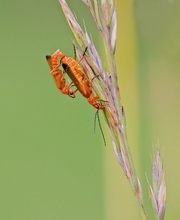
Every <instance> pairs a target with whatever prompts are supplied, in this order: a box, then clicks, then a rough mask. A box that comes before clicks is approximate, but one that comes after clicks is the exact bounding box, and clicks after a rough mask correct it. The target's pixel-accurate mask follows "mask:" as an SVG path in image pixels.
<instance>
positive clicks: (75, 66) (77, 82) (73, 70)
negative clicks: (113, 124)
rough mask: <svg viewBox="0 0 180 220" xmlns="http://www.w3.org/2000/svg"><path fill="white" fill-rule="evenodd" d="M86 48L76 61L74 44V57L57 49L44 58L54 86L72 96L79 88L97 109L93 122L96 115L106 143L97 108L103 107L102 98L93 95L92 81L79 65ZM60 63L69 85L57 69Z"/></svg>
mask: <svg viewBox="0 0 180 220" xmlns="http://www.w3.org/2000/svg"><path fill="white" fill-rule="evenodd" d="M73 46H74V45H73ZM86 50H87V48H86V49H85V51H84V53H83V55H82V57H81V58H80V60H79V62H77V61H76V50H75V46H74V54H75V56H74V59H73V58H71V57H68V56H66V55H65V54H63V53H62V52H60V51H59V50H57V51H56V52H55V53H54V54H53V55H52V56H46V59H47V61H48V64H49V66H50V69H51V74H52V75H53V78H54V80H55V83H56V86H57V87H58V88H59V89H60V90H61V92H62V93H64V94H67V95H69V96H70V97H73V98H74V97H75V92H76V91H77V90H79V92H80V93H81V94H82V95H83V96H84V97H85V98H86V99H87V101H88V102H89V104H91V105H92V106H93V107H94V108H96V109H97V111H96V114H95V120H94V122H96V117H97V118H98V123H99V127H100V130H101V133H102V136H103V140H104V144H105V145H106V141H105V136H104V133H103V131H102V127H101V124H100V119H99V110H100V109H104V105H102V104H101V101H103V100H100V99H99V97H98V96H95V95H94V94H93V92H92V83H90V82H89V80H88V79H87V78H86V76H85V74H84V73H83V71H82V69H81V66H80V64H79V63H80V61H81V60H82V59H83V57H84V55H85V52H86ZM59 58H60V63H59V64H58V59H59ZM61 65H62V67H63V69H64V71H65V73H67V75H68V76H69V78H70V79H71V80H72V82H71V83H70V84H69V85H66V84H65V82H66V81H65V78H64V75H63V73H62V71H61V70H60V69H59V67H60V66H61ZM95 77H96V76H95ZM95 77H94V78H95ZM94 78H93V79H94ZM93 79H92V80H93ZM72 86H76V88H77V89H76V90H73V91H70V88H71V87H72ZM104 102H106V101H104ZM94 130H95V123H94Z"/></svg>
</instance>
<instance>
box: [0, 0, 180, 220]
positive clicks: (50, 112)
mask: <svg viewBox="0 0 180 220" xmlns="http://www.w3.org/2000/svg"><path fill="white" fill-rule="evenodd" d="M67 2H68V3H69V5H70V7H71V8H72V11H75V13H76V15H77V17H78V20H79V21H80V23H81V24H83V21H82V20H83V18H85V20H86V27H87V28H88V30H89V32H90V33H91V34H92V35H93V39H94V41H95V43H96V46H97V47H98V49H101V48H100V46H98V45H99V41H100V40H99V38H98V36H99V35H98V34H97V29H96V27H95V25H94V22H93V21H92V18H91V15H90V13H89V11H88V9H87V7H86V6H85V5H84V4H83V3H82V2H81V1H80V0H75V1H70V0H69V1H67ZM117 7H118V8H117V11H118V42H117V49H116V52H117V53H116V59H117V63H118V72H119V78H120V86H121V96H122V99H123V104H124V106H125V110H126V117H127V132H128V141H129V145H130V148H131V153H132V156H133V159H134V163H135V167H136V169H137V173H138V175H139V177H140V180H141V182H142V184H143V192H144V200H145V204H146V207H147V211H148V213H149V215H151V219H154V218H153V217H152V210H151V208H150V204H149V200H148V199H146V198H147V185H146V179H145V173H146V174H147V176H148V177H149V178H151V174H150V163H151V158H152V155H153V152H155V150H156V149H157V146H158V143H159V146H158V148H160V150H161V152H162V157H163V160H164V163H165V178H166V184H167V212H166V217H165V219H174V220H176V219H179V216H180V210H179V204H180V190H179V185H180V174H179V172H178V168H179V166H180V160H179V154H180V148H179V143H180V141H179V131H180V123H179V112H180V103H179V100H180V99H179V95H180V86H179V82H180V72H179V69H180V62H179V61H180V41H179V39H180V26H179V19H180V13H179V10H180V3H179V2H178V1H175V0H174V1H173V0H169V1H168V0H166V1H150V0H149V1H141V0H135V1H132V0H127V1H123V0H120V1H118V3H117ZM0 24H1V35H0V36H1V42H0V51H1V53H0V60H1V65H0V83H1V85H0V101H1V108H0V117H1V120H0V121H1V130H0V219H2V220H12V219H13V220H16V219H17V220H25V219H30V220H31V219H33V220H50V219H53V220H56V219H58V220H59V219H61V220H70V219H77V220H81V219H83V220H84V219H86V220H90V219H91V220H92V219H93V220H101V219H102V220H103V219H107V220H117V219H140V216H139V212H138V207H137V205H136V201H135V199H134V196H133V193H132V191H131V189H130V186H129V184H128V183H127V180H126V179H125V177H124V174H123V173H122V171H121V169H120V168H119V165H118V162H117V160H116V158H115V155H114V153H113V149H112V146H111V144H110V140H109V138H108V136H109V133H108V130H107V131H105V132H106V136H107V142H108V145H107V146H106V147H104V146H103V142H102V137H101V134H100V132H99V130H98V129H97V132H96V134H95V135H94V134H93V121H94V113H95V110H94V109H93V108H92V107H91V106H90V105H88V103H87V101H86V100H85V99H84V98H83V97H81V96H80V95H79V94H78V95H77V98H76V99H71V98H68V97H66V96H64V95H62V94H61V93H60V92H59V91H58V90H57V89H56V87H55V85H54V82H53V79H52V77H51V76H50V74H49V68H48V65H47V63H46V60H45V55H46V54H52V53H53V52H54V51H55V50H56V49H58V48H59V49H61V51H63V52H64V53H66V54H68V55H69V56H73V48H72V43H71V39H73V35H72V33H71V31H70V29H69V27H68V25H67V22H66V19H65V17H64V15H63V13H62V10H61V6H60V5H59V3H58V1H47V0H45V1H42V0H39V1H26V0H24V1H22V0H17V1H12V2H8V1H1V2H0ZM104 129H105V130H106V126H104Z"/></svg>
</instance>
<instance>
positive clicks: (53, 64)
mask: <svg viewBox="0 0 180 220" xmlns="http://www.w3.org/2000/svg"><path fill="white" fill-rule="evenodd" d="M58 58H59V51H56V52H55V53H54V54H53V55H52V56H51V55H46V60H47V62H48V65H49V68H50V70H51V74H52V76H53V79H54V81H55V83H56V86H57V88H58V89H59V90H60V91H61V92H62V93H63V94H66V95H69V96H70V97H71V98H75V92H76V91H77V89H76V90H72V91H71V90H70V88H71V87H72V84H73V83H70V84H69V85H66V80H65V78H64V75H63V73H62V71H61V70H60V69H59V65H58Z"/></svg>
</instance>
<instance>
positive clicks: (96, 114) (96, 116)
mask: <svg viewBox="0 0 180 220" xmlns="http://www.w3.org/2000/svg"><path fill="white" fill-rule="evenodd" d="M96 118H97V119H98V124H99V128H100V131H101V134H102V137H103V141H104V145H105V146H106V139H105V136H104V132H103V130H102V126H101V122H100V118H99V109H98V110H97V111H96V113H95V117H94V133H95V131H96Z"/></svg>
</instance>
